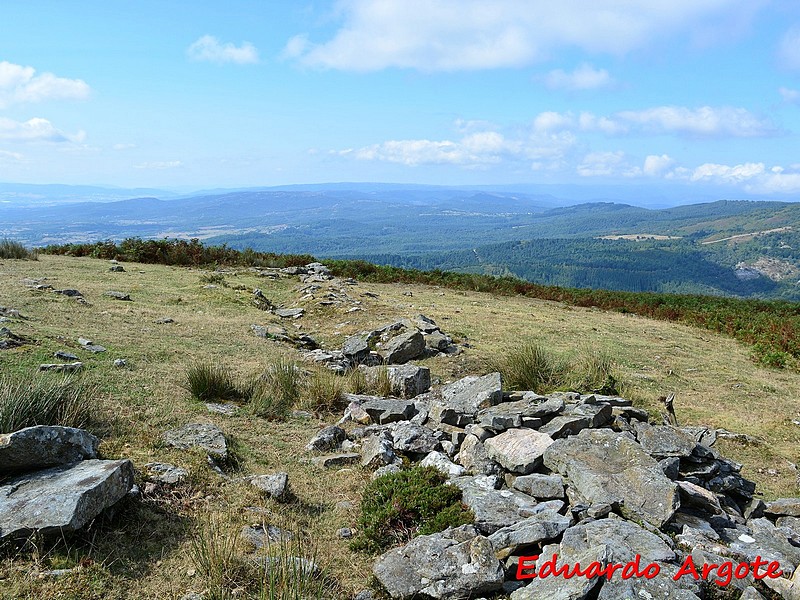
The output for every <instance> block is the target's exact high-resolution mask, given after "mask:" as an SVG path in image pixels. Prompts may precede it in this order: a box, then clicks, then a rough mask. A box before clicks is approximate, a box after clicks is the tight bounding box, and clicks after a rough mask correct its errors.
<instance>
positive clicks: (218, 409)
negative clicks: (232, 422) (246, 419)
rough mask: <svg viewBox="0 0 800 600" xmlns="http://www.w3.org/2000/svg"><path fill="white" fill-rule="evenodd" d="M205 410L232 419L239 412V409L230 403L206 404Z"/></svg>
mask: <svg viewBox="0 0 800 600" xmlns="http://www.w3.org/2000/svg"><path fill="white" fill-rule="evenodd" d="M206 410H207V411H208V412H210V413H215V414H218V415H224V416H226V417H233V416H234V415H236V413H238V412H239V407H238V406H236V405H235V404H231V403H225V404H220V403H218V402H206Z"/></svg>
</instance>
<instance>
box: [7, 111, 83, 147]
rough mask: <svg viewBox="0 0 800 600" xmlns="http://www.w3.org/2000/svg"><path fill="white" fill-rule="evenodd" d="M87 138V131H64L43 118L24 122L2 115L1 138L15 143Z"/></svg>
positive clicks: (59, 141)
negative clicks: (71, 132) (70, 132)
mask: <svg viewBox="0 0 800 600" xmlns="http://www.w3.org/2000/svg"><path fill="white" fill-rule="evenodd" d="M85 138H86V133H85V132H83V131H79V132H78V133H75V134H68V133H64V132H63V131H61V130H60V129H57V128H56V127H55V126H54V125H53V124H52V123H51V122H50V121H48V120H47V119H42V118H33V119H29V120H27V121H24V122H19V121H15V120H13V119H8V118H5V117H0V140H3V141H6V142H15V143H30V142H51V143H55V144H60V143H65V142H66V143H79V142H82V141H83V140H84V139H85Z"/></svg>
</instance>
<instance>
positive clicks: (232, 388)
mask: <svg viewBox="0 0 800 600" xmlns="http://www.w3.org/2000/svg"><path fill="white" fill-rule="evenodd" d="M184 387H185V388H186V389H187V390H189V392H190V393H191V394H192V396H194V397H195V398H197V399H198V400H200V401H201V402H210V401H212V400H241V399H242V398H243V396H244V394H243V392H242V390H241V389H240V388H239V386H237V385H236V382H235V381H234V379H233V377H232V376H231V374H230V372H228V370H227V369H225V367H222V366H220V365H218V364H210V363H204V362H196V363H194V364H193V365H192V366H190V367H189V369H188V371H187V372H186V381H185V382H184Z"/></svg>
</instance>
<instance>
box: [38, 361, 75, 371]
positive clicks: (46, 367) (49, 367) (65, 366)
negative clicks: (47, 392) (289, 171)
mask: <svg viewBox="0 0 800 600" xmlns="http://www.w3.org/2000/svg"><path fill="white" fill-rule="evenodd" d="M81 369H83V363H82V362H80V361H76V362H72V363H44V364H41V365H39V370H40V371H58V372H63V373H75V372H76V371H80V370H81Z"/></svg>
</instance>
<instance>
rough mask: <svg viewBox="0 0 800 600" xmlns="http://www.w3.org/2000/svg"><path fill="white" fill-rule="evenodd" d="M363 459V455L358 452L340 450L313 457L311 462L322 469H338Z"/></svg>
mask: <svg viewBox="0 0 800 600" xmlns="http://www.w3.org/2000/svg"><path fill="white" fill-rule="evenodd" d="M359 460H361V455H360V454H358V453H356V452H340V453H339V454H323V455H322V456H315V457H314V458H312V459H311V464H312V465H314V466H315V467H319V468H321V469H337V468H339V467H346V466H349V465H353V464H355V463H357V462H358V461H359Z"/></svg>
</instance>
